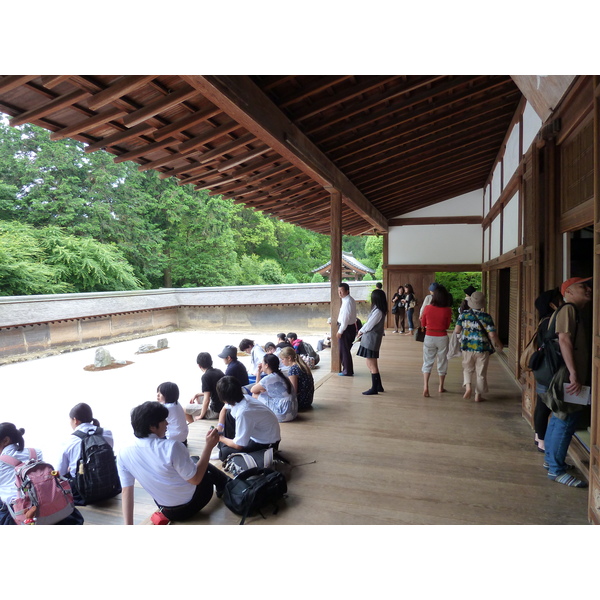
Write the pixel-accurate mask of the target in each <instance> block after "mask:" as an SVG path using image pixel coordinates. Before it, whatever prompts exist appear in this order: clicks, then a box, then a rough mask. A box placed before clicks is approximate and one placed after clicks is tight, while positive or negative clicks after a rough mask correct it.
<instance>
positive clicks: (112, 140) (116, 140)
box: [85, 123, 154, 154]
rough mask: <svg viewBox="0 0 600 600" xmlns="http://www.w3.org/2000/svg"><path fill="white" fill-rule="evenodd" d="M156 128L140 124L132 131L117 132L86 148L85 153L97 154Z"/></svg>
mask: <svg viewBox="0 0 600 600" xmlns="http://www.w3.org/2000/svg"><path fill="white" fill-rule="evenodd" d="M153 129H154V127H153V126H152V125H150V124H148V123H140V124H139V125H136V126H135V127H132V128H131V129H126V130H125V131H117V132H116V133H113V134H112V135H109V136H107V137H105V138H102V139H101V140H98V141H97V142H95V143H93V144H90V145H89V146H86V148H85V152H86V154H89V153H90V152H96V151H97V150H102V148H108V147H110V146H116V145H118V144H120V143H123V142H124V141H126V140H130V139H131V138H135V137H139V136H140V135H144V134H145V133H148V132H149V131H152V130H153Z"/></svg>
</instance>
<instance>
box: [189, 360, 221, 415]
mask: <svg viewBox="0 0 600 600" xmlns="http://www.w3.org/2000/svg"><path fill="white" fill-rule="evenodd" d="M196 363H197V364H198V367H199V368H200V370H201V371H202V377H201V379H200V383H201V385H202V392H200V393H199V394H195V395H194V396H193V398H192V399H191V400H190V403H189V404H188V405H187V406H186V407H185V418H186V420H187V422H188V423H193V422H194V420H200V419H218V418H219V413H220V412H221V409H222V408H223V403H222V402H221V401H220V400H219V394H218V392H217V383H218V381H219V379H221V377H224V376H225V374H224V373H223V371H221V369H215V368H214V367H213V361H212V356H211V355H210V354H209V353H208V352H200V354H198V356H197V357H196ZM200 399H202V400H200Z"/></svg>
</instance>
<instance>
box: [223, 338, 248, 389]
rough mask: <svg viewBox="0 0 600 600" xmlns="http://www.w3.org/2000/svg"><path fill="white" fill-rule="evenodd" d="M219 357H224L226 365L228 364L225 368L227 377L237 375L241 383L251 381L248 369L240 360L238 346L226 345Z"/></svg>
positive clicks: (246, 383) (244, 383)
mask: <svg viewBox="0 0 600 600" xmlns="http://www.w3.org/2000/svg"><path fill="white" fill-rule="evenodd" d="M219 358H222V359H223V362H224V363H225V365H227V368H226V369H225V375H226V376H227V377H235V378H236V379H237V380H238V381H239V382H240V385H248V384H249V383H250V380H249V379H248V371H247V370H246V367H245V366H244V365H243V364H242V363H241V362H240V361H239V360H238V357H237V348H236V347H235V346H225V348H223V350H222V352H221V353H220V354H219Z"/></svg>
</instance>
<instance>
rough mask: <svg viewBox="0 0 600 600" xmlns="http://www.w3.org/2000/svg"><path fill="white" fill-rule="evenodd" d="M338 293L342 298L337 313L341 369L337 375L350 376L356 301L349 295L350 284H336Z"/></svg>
mask: <svg viewBox="0 0 600 600" xmlns="http://www.w3.org/2000/svg"><path fill="white" fill-rule="evenodd" d="M338 294H339V296H340V298H341V300H342V305H341V306H340V312H339V315H338V319H337V321H338V332H337V338H338V340H339V352H340V363H341V367H342V370H341V371H340V372H339V373H338V375H342V376H345V377H352V376H353V375H354V365H353V363H352V354H351V350H352V342H354V339H355V338H356V334H357V333H358V328H357V327H356V301H355V300H354V298H353V297H352V296H351V295H350V286H349V285H348V284H347V283H345V282H342V283H340V285H339V286H338Z"/></svg>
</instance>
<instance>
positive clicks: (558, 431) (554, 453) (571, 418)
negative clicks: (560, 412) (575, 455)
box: [544, 412, 579, 477]
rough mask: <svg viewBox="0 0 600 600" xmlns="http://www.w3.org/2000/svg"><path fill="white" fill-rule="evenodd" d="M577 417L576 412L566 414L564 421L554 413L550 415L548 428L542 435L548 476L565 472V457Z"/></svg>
mask: <svg viewBox="0 0 600 600" xmlns="http://www.w3.org/2000/svg"><path fill="white" fill-rule="evenodd" d="M578 419H579V413H578V412H575V413H571V414H568V415H567V418H566V419H565V420H564V421H563V420H562V419H559V418H558V417H556V416H555V415H554V414H553V415H552V416H551V417H550V422H549V423H548V429H546V435H545V436H544V445H545V447H546V454H545V458H546V462H547V463H548V465H549V467H550V468H549V469H548V475H549V476H552V477H554V476H558V475H562V474H563V473H565V472H566V470H567V467H566V466H565V458H566V456H567V450H568V449H569V444H570V443H571V438H572V437H573V434H574V433H575V428H576V426H577V421H578Z"/></svg>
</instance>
